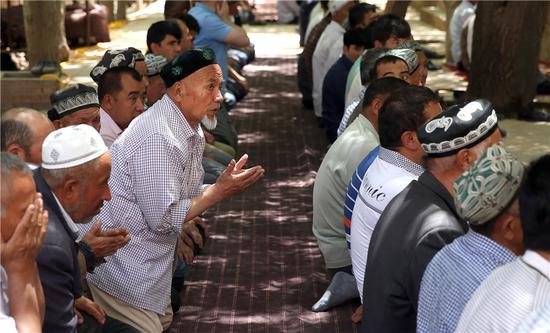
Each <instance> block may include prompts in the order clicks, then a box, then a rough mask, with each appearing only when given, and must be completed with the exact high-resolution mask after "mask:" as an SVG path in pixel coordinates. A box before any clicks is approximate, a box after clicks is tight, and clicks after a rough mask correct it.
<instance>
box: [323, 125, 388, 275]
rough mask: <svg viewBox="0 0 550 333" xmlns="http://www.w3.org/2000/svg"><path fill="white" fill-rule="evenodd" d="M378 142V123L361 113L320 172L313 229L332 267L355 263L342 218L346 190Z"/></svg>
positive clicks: (330, 153)
mask: <svg viewBox="0 0 550 333" xmlns="http://www.w3.org/2000/svg"><path fill="white" fill-rule="evenodd" d="M378 144H379V140H378V134H377V133H376V130H375V129H374V126H372V124H371V123H370V121H369V120H368V119H367V118H366V117H364V116H362V115H361V116H360V117H358V118H357V121H356V122H354V124H352V126H350V128H348V130H346V132H345V133H344V134H343V135H341V136H340V137H339V138H338V140H336V141H335V142H334V144H333V145H332V146H331V147H330V149H329V151H328V152H327V154H326V155H325V158H324V159H323V162H322V163H321V167H320V168H319V171H318V173H317V177H316V180H315V185H314V187H313V233H314V234H315V236H316V237H317V242H318V243H319V247H320V248H321V252H323V255H324V256H325V262H326V264H327V267H329V268H337V267H344V266H348V265H350V264H351V258H350V255H349V251H348V248H347V243H346V235H345V231H344V224H343V220H342V212H343V211H344V200H345V195H346V190H347V188H348V184H349V182H350V180H351V176H352V175H353V173H354V172H355V169H357V166H358V165H359V163H360V162H361V160H362V159H363V157H365V156H366V155H367V154H368V153H369V152H370V151H371V150H372V149H374V148H375V147H376V146H378ZM327 253H328V255H327Z"/></svg>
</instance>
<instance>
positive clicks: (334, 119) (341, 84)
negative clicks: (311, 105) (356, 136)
mask: <svg viewBox="0 0 550 333" xmlns="http://www.w3.org/2000/svg"><path fill="white" fill-rule="evenodd" d="M363 34H364V31H363V30H362V29H352V30H349V31H347V32H346V33H344V37H343V39H344V46H343V47H342V56H340V59H338V61H336V63H335V64H334V65H332V67H331V68H330V69H329V70H328V72H327V75H326V76H325V80H324V82H323V122H324V124H325V130H326V134H327V138H328V140H329V142H330V143H333V142H334V140H336V138H337V135H336V129H337V128H338V125H339V124H340V120H341V119H342V115H343V114H344V107H345V85H346V78H347V77H348V72H349V70H350V68H351V65H352V64H353V62H354V61H355V60H356V59H357V58H358V57H359V55H360V54H361V53H362V52H363V50H364V49H365V37H364V36H363Z"/></svg>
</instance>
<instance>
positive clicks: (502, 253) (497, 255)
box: [462, 228, 516, 265]
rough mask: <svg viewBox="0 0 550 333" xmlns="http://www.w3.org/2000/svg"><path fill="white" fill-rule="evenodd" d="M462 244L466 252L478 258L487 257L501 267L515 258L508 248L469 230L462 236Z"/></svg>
mask: <svg viewBox="0 0 550 333" xmlns="http://www.w3.org/2000/svg"><path fill="white" fill-rule="evenodd" d="M462 244H463V245H464V246H465V247H466V248H467V249H468V251H471V252H473V253H474V254H476V255H480V256H489V257H491V259H493V260H494V261H495V262H498V263H500V264H501V265H503V264H506V263H508V262H510V261H512V260H514V259H515V258H516V255H515V254H514V253H513V252H512V251H510V250H509V249H508V248H506V247H504V246H502V245H500V244H499V243H497V242H495V241H494V240H492V239H491V238H489V237H486V236H484V235H482V234H480V233H477V232H475V231H473V230H472V229H471V228H470V230H468V232H467V233H466V234H465V235H464V236H463V238H462Z"/></svg>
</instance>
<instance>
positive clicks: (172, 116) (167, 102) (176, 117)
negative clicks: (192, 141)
mask: <svg viewBox="0 0 550 333" xmlns="http://www.w3.org/2000/svg"><path fill="white" fill-rule="evenodd" d="M160 103H162V104H161V108H163V109H166V110H168V112H167V116H168V119H169V125H170V126H171V127H172V128H173V130H174V133H175V134H176V135H177V136H181V137H183V138H185V139H188V138H190V137H192V136H195V135H198V136H200V137H202V136H203V132H202V128H201V126H200V124H196V125H195V126H194V127H191V125H190V124H189V122H187V119H185V116H184V115H183V112H182V111H181V110H180V109H179V108H178V107H177V106H176V104H175V103H174V101H172V99H171V98H170V96H168V94H165V95H164V97H162V99H161V100H160Z"/></svg>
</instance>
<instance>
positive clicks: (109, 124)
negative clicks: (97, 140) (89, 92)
mask: <svg viewBox="0 0 550 333" xmlns="http://www.w3.org/2000/svg"><path fill="white" fill-rule="evenodd" d="M99 117H100V122H101V128H100V130H99V134H100V135H101V137H102V138H103V141H105V145H106V146H107V147H109V148H110V147H111V145H112V144H113V142H115V140H116V139H117V138H118V136H119V135H120V133H122V130H121V129H120V127H118V125H117V124H116V123H115V121H114V120H113V118H111V116H110V115H109V114H108V113H107V112H106V111H105V110H103V108H99Z"/></svg>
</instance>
